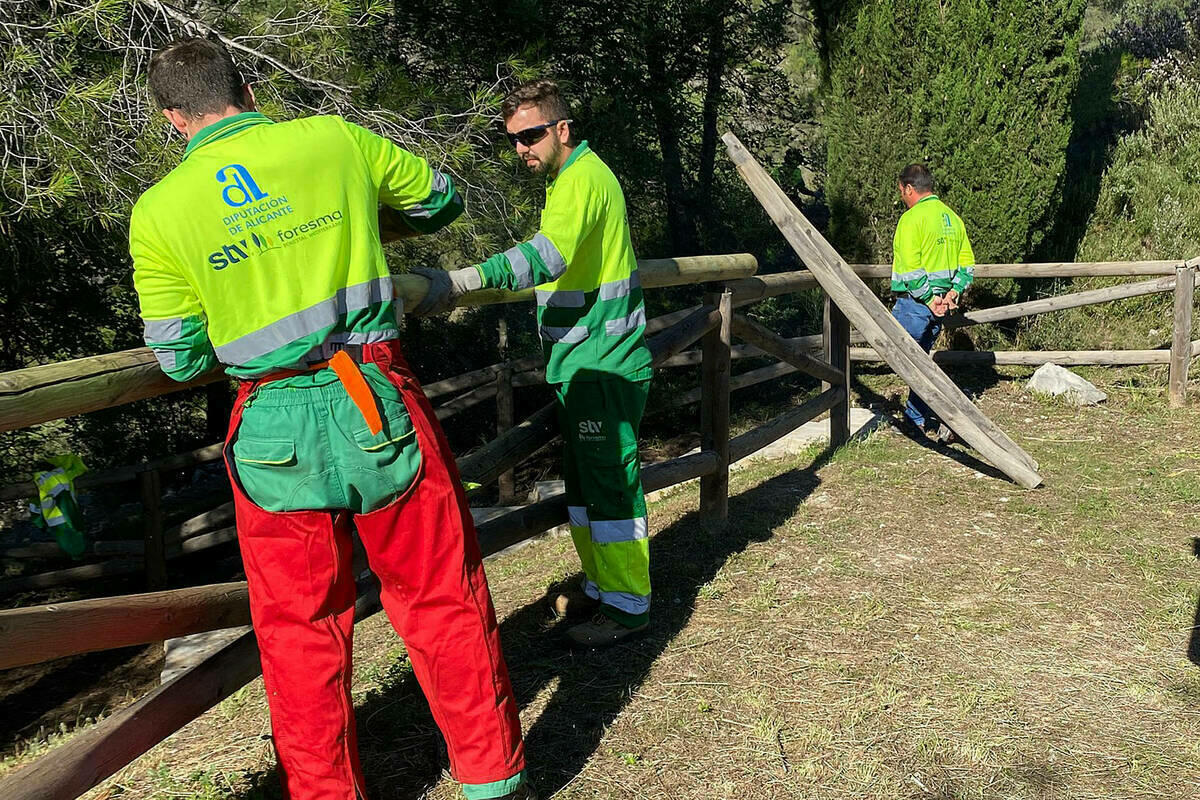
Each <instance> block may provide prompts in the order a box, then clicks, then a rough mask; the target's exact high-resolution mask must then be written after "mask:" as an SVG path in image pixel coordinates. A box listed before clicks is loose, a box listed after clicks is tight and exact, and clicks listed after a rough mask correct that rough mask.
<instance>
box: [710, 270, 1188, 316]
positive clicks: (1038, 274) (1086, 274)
mask: <svg viewBox="0 0 1200 800" xmlns="http://www.w3.org/2000/svg"><path fill="white" fill-rule="evenodd" d="M1182 263H1183V260H1182V259H1180V260H1177V261H1108V262H1086V263H1084V262H1081V263H1069V262H1053V263H1047V264H978V265H976V267H975V277H976V278H1100V277H1112V278H1133V277H1142V276H1154V275H1164V276H1166V275H1169V276H1172V277H1173V276H1174V275H1175V268H1176V267H1177V266H1179V265H1180V264H1182ZM849 266H850V269H851V270H852V271H853V272H854V274H856V275H857V276H858V277H860V278H889V277H891V274H892V268H891V265H888V264H851V265H849ZM728 285H729V288H730V289H732V290H733V304H734V306H744V305H747V304H749V303H757V302H758V301H760V300H766V299H767V298H768V297H777V296H779V295H782V294H791V293H793V292H799V291H803V290H805V289H816V288H818V283H817V279H816V278H814V277H813V274H812V273H811V272H809V271H808V270H796V271H794V272H778V273H774V274H772V275H757V276H755V277H752V278H742V279H740V280H735V281H730V282H729V284H728Z"/></svg>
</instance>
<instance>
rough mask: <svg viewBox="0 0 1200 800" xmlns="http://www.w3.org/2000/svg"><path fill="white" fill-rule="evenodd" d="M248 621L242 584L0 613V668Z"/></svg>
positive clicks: (101, 599)
mask: <svg viewBox="0 0 1200 800" xmlns="http://www.w3.org/2000/svg"><path fill="white" fill-rule="evenodd" d="M249 623H250V606H249V600H248V596H247V594H246V584H245V582H244V581H243V582H237V583H219V584H213V585H209V586H196V587H192V588H189V589H171V590H169V591H165V592H148V593H146V594H135V595H125V596H122V597H101V598H96V599H93V600H78V601H75V602H72V603H54V604H52V605H46V606H33V607H31V608H14V609H11V610H8V611H0V669H8V668H10V667H20V666H24V665H26V664H38V663H40V662H43V661H51V660H53V659H56V658H62V657H64V656H70V655H76V654H78V653H87V652H93V651H96V650H110V649H112V648H114V647H130V646H132V645H138V644H146V643H147V642H161V641H163V640H164V639H170V638H173V637H175V636H186V635H187V634H190V633H200V632H202V631H211V630H216V629H218V628H233V627H236V626H238V625H248V624H249Z"/></svg>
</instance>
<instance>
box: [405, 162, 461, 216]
mask: <svg viewBox="0 0 1200 800" xmlns="http://www.w3.org/2000/svg"><path fill="white" fill-rule="evenodd" d="M449 189H450V180H449V179H448V178H447V177H446V176H445V175H443V174H442V173H440V172H438V171H437V170H436V169H435V170H434V171H433V184H432V186H431V187H430V189H429V195H428V196H427V197H426V198H425V199H424V200H422V201H421V202H420V203H418V204H417V205H415V206H410V207H409V208H406V209H404V211H403V213H404V215H405V216H408V217H417V218H419V219H428V218H429V217H432V216H433V214H434V209H435V206H436V204H435V203H434V201H435V200H436V199H437V198H438V197H440V196H441V195H444V194H446V192H447V191H448V190H449Z"/></svg>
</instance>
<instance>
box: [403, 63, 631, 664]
mask: <svg viewBox="0 0 1200 800" xmlns="http://www.w3.org/2000/svg"><path fill="white" fill-rule="evenodd" d="M502 113H503V116H504V123H505V127H506V129H507V132H508V138H509V140H510V141H511V142H512V144H513V146H514V147H515V148H516V150H517V155H518V156H519V157H520V158H521V159H522V161H524V162H525V166H527V167H528V168H529V169H530V170H532V171H533V172H535V173H538V174H541V175H544V176H545V177H546V180H547V184H546V206H545V209H544V210H543V212H542V217H541V226H540V228H539V229H538V232H537V233H536V234H535V235H534V236H533V238H532V239H530V240H529V241H527V242H521V243H520V244H517V245H514V246H513V247H511V248H509V249H508V250H506V251H504V252H503V253H499V254H496V255H494V256H492V257H491V258H489V259H487V260H486V261H484V262H483V263H481V264H477V265H475V266H472V267H467V268H465V269H459V270H454V271H452V272H443V271H441V270H427V269H418V270H417V272H419V273H420V274H423V275H425V276H426V277H428V278H430V280H431V281H432V282H433V283H432V284H431V288H430V293H429V295H428V296H427V297H426V299H425V300H424V301H423V302H422V304H421V306H419V307H418V308H417V309H416V310H415V312H414V313H417V314H421V313H439V312H442V311H445V310H447V309H449V308H451V307H453V305H454V300H455V299H456V298H457V297H458V296H460V295H462V294H464V293H466V292H469V291H474V290H476V289H481V288H501V289H510V290H517V289H528V288H530V287H537V290H536V296H537V321H538V332H539V334H540V336H541V340H542V349H543V351H544V354H545V357H546V380H547V381H548V382H549V383H551V384H553V385H554V387H555V391H556V398H557V402H558V418H559V425H560V428H561V432H562V437H563V441H564V458H563V478H564V482H565V484H566V493H567V505H568V512H569V517H570V519H569V522H570V528H571V537H572V539H573V540H574V542H575V548H576V550H577V551H578V553H579V558H580V561H581V562H582V563H583V571H584V580H583V584H582V586H581V587H579V588H578V589H575V588H572V589H568V590H566V591H564V592H555V593H552V596H551V598H550V601H551V605H552V607H553V609H554V610H555V612H556V613H557V614H559V615H561V616H564V617H571V618H581V617H586V616H588V615H590V616H591V619H590V620H588V621H585V622H581V623H579V624H577V625H574V626H572V627H570V628H569V629H568V630H567V637H568V638H569V639H570V641H571V642H573V643H574V644H576V645H579V646H582V647H602V646H606V645H612V644H615V643H617V642H620V641H622V640H624V639H626V638H628V637H629V636H631V635H633V634H635V633H638V632H640V631H643V630H644V629H645V628H646V626H647V625H648V624H649V619H650V548H649V541H648V539H647V535H648V530H647V524H646V500H645V497H644V496H643V494H642V481H641V474H640V465H639V459H638V428H639V426H640V424H641V420H642V413H643V412H644V410H645V407H646V394H647V391H648V390H649V385H650V374H651V367H650V351H649V349H648V348H647V347H646V342H645V327H646V309H645V305H644V303H643V302H642V289H641V285H640V283H639V282H638V270H637V260H636V259H635V257H634V253H633V243H632V240H631V238H630V234H629V222H628V220H627V218H626V212H625V196H624V194H623V193H622V191H621V187H620V185H619V184H618V183H617V179H616V177H615V176H614V175H613V173H612V170H610V169H609V168H608V166H607V165H606V164H605V163H604V162H603V161H601V160H600V156H598V155H596V153H595V152H593V151H592V149H591V148H590V147H589V146H588V143H587V142H586V141H577V140H576V139H575V137H574V135H573V134H572V131H571V122H572V120H571V119H570V113H569V111H568V109H567V105H566V102H565V101H564V99H563V97H562V95H561V94H560V93H559V90H558V86H557V85H556V84H555V83H554V82H552V81H549V80H536V81H531V82H529V83H526V84H525V85H523V86H521V87H519V88H517V89H516V90H515V91H513V92H512V93H511V94H510V95H509V96H508V97H507V98H506V99H505V100H504V103H503V105H502Z"/></svg>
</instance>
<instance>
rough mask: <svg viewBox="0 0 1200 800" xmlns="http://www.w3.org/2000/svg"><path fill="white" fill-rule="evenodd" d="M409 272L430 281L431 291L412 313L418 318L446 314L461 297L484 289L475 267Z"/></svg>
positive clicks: (414, 268)
mask: <svg viewBox="0 0 1200 800" xmlns="http://www.w3.org/2000/svg"><path fill="white" fill-rule="evenodd" d="M409 271H410V272H411V273H413V274H414V275H420V276H421V277H422V278H425V279H427V280H428V281H429V291H427V292H426V293H425V297H424V299H422V300H421V302H420V303H418V304H417V307H416V308H414V309H413V310H412V313H413V314H415V315H417V316H418V317H429V316H433V315H434V314H445V313H446V312H448V311H450V310H451V309H452V308H454V304H455V302H456V301H457V300H458V298H459V297H461V296H462V295H464V294H466V293H467V292H473V291H475V290H476V289H482V288H483V278H481V277H480V275H479V270H477V269H475V268H474V267H467V268H466V269H455V270H450V271H449V272H447V271H446V270H444V269H429V268H428V267H413V268H412V269H411V270H409Z"/></svg>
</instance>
